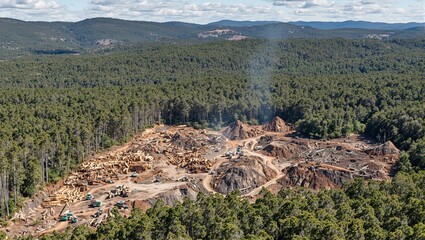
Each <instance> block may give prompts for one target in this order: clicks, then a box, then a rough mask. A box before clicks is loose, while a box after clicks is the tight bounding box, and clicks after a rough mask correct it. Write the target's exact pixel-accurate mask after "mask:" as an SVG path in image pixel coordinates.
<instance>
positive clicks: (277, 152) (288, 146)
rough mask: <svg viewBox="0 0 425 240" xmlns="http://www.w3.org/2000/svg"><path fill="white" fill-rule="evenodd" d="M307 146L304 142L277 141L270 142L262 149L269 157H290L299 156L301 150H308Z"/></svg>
mask: <svg viewBox="0 0 425 240" xmlns="http://www.w3.org/2000/svg"><path fill="white" fill-rule="evenodd" d="M308 149H309V147H308V145H306V144H303V143H298V142H293V143H292V142H291V143H287V142H285V143H277V142H272V143H270V144H269V145H267V146H265V147H264V149H263V152H264V154H266V155H268V156H271V157H278V158H285V159H290V158H293V157H296V156H299V155H300V154H301V153H302V152H304V151H306V150H308Z"/></svg>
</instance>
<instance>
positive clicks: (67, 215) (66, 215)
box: [58, 203, 78, 223]
mask: <svg viewBox="0 0 425 240" xmlns="http://www.w3.org/2000/svg"><path fill="white" fill-rule="evenodd" d="M67 207H68V210H67V211H65V208H67ZM58 218H59V221H60V222H65V221H68V222H70V223H76V222H78V218H77V216H75V215H74V213H73V212H72V211H71V208H70V206H69V204H68V203H66V204H65V205H64V206H63V208H62V210H61V211H60V213H59V216H58Z"/></svg>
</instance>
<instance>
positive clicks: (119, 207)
mask: <svg viewBox="0 0 425 240" xmlns="http://www.w3.org/2000/svg"><path fill="white" fill-rule="evenodd" d="M115 206H116V207H117V208H118V209H128V205H127V204H125V202H124V201H119V202H117V203H115Z"/></svg>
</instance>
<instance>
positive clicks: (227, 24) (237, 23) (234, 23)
mask: <svg viewBox="0 0 425 240" xmlns="http://www.w3.org/2000/svg"><path fill="white" fill-rule="evenodd" d="M274 23H282V22H278V21H233V20H221V21H218V22H212V23H209V24H207V25H209V26H224V27H254V26H262V25H268V24H274Z"/></svg>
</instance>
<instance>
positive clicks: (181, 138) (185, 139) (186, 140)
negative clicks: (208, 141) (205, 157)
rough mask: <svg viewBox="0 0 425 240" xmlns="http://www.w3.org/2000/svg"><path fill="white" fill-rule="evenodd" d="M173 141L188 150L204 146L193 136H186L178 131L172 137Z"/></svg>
mask: <svg viewBox="0 0 425 240" xmlns="http://www.w3.org/2000/svg"><path fill="white" fill-rule="evenodd" d="M171 141H172V142H173V143H174V145H176V146H178V147H180V148H183V149H186V150H190V149H193V148H199V147H201V146H202V144H201V143H199V142H198V141H196V140H195V139H194V138H193V137H191V136H186V135H185V134H183V133H181V132H176V134H174V135H173V137H172V138H171Z"/></svg>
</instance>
